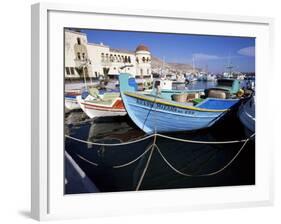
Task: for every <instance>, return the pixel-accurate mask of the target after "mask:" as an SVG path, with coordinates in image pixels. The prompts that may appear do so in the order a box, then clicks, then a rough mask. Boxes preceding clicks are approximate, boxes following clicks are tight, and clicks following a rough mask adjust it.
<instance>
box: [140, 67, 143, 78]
mask: <svg viewBox="0 0 281 224" xmlns="http://www.w3.org/2000/svg"><path fill="white" fill-rule="evenodd" d="M140 75H141V77H142V76H143V70H142V68H141V69H140Z"/></svg>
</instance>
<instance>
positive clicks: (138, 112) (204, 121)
mask: <svg viewBox="0 0 281 224" xmlns="http://www.w3.org/2000/svg"><path fill="white" fill-rule="evenodd" d="M120 81H121V82H120V90H121V96H122V99H123V103H124V105H125V108H126V110H127V113H128V114H129V116H130V118H131V119H132V120H133V121H134V123H135V124H136V125H137V126H138V127H139V128H140V129H142V130H143V131H144V132H146V133H148V134H151V133H156V132H157V133H164V132H179V131H192V130H197V129H202V128H207V127H210V126H211V125H213V124H214V123H215V122H216V121H217V120H218V119H219V118H221V117H222V116H223V115H224V114H225V113H226V112H227V111H228V109H229V108H230V107H232V106H233V105H234V104H236V103H237V102H238V100H221V99H207V100H205V101H203V102H202V103H200V104H198V106H197V107H193V106H187V105H186V104H184V103H178V102H172V101H170V100H167V99H163V98H158V97H157V96H151V95H145V94H140V93H137V92H136V91H133V88H131V87H130V83H129V84H128V80H126V79H125V78H124V80H123V79H122V76H121V77H120ZM214 107H215V109H214Z"/></svg>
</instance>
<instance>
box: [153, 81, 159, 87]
mask: <svg viewBox="0 0 281 224" xmlns="http://www.w3.org/2000/svg"><path fill="white" fill-rule="evenodd" d="M158 86H160V81H159V80H156V81H155V82H154V88H157V87H158Z"/></svg>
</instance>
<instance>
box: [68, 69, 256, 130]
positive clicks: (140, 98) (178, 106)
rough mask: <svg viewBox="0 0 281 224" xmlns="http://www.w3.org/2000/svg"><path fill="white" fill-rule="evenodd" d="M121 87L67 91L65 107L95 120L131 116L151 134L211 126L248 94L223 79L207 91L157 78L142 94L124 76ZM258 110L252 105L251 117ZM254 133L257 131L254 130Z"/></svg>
mask: <svg viewBox="0 0 281 224" xmlns="http://www.w3.org/2000/svg"><path fill="white" fill-rule="evenodd" d="M119 85H120V86H119V88H120V89H119V90H98V89H97V88H93V87H88V88H86V89H84V90H80V91H78V90H75V91H72V92H71V91H69V92H66V94H65V106H66V108H67V109H69V110H73V109H82V110H83V111H84V112H85V114H87V116H88V117H89V118H91V119H92V118H96V117H114V116H125V115H127V114H128V116H129V117H130V118H131V120H132V121H133V122H134V123H135V124H136V125H137V126H138V127H139V128H140V129H141V130H143V131H144V132H145V133H147V134H150V133H154V132H160V133H164V132H178V131H193V130H198V129H202V128H208V127H211V126H212V125H213V124H215V123H216V122H217V121H218V120H220V119H221V118H222V117H223V116H224V115H226V114H227V113H228V112H229V111H231V110H232V108H234V107H235V106H236V105H239V103H240V101H241V98H243V94H244V93H243V91H242V90H241V88H240V84H239V81H238V80H236V79H219V80H217V85H216V87H214V88H208V89H205V90H204V89H198V90H188V89H184V90H174V89H172V84H171V81H169V80H165V79H155V80H154V81H153V85H152V88H151V89H148V90H145V91H140V90H139V88H138V83H137V81H136V79H135V78H133V77H132V76H131V75H130V74H127V73H122V74H120V75H119ZM249 102H252V101H249ZM249 104H250V103H249ZM251 106H252V105H251ZM248 107H249V105H248V104H243V105H242V106H241V107H240V110H239V111H240V112H239V113H238V116H239V117H240V120H241V122H242V123H243V124H244V125H246V126H247V124H245V121H247V122H248V123H249V117H247V116H246V115H248V114H249V113H246V112H245V110H246V109H247V108H248ZM254 109H255V107H254V106H252V107H251V111H250V112H251V113H250V114H252V110H254ZM252 122H254V120H253V121H252ZM251 127H252V125H251ZM250 130H251V131H254V130H253V128H250Z"/></svg>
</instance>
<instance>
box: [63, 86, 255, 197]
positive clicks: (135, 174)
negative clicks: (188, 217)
mask: <svg viewBox="0 0 281 224" xmlns="http://www.w3.org/2000/svg"><path fill="white" fill-rule="evenodd" d="M215 85H216V83H215V82H194V83H191V84H189V85H188V86H187V87H188V88H189V89H205V88H209V87H213V86H215ZM242 85H244V84H242ZM179 88H181V87H180V86H179ZM65 134H66V135H69V136H72V137H75V138H77V139H82V140H85V141H87V142H100V143H108V144H112V143H125V142H129V141H132V140H135V139H140V138H143V137H145V136H146V135H145V133H144V132H143V131H142V130H140V129H139V128H138V127H136V126H135V125H134V124H133V122H132V121H131V120H130V118H129V117H128V116H125V117H115V118H97V119H94V120H93V119H92V120H91V119H89V118H87V116H86V115H85V114H84V113H83V112H82V111H72V112H71V113H67V114H66V115H65ZM166 135H168V136H172V137H176V138H180V139H188V140H196V141H206V142H207V141H212V142H213V141H217V142H220V141H229V140H241V139H247V138H248V136H246V134H245V131H244V126H243V125H242V124H241V122H240V121H239V119H238V117H237V108H236V109H234V110H233V111H232V112H231V113H230V114H229V115H228V116H226V117H225V118H224V119H222V120H221V121H220V122H219V123H217V124H216V125H215V126H213V127H212V128H208V129H203V130H199V131H193V132H181V133H168V134H166ZM153 140H154V139H153V138H149V139H146V140H143V141H141V142H137V143H133V144H127V145H121V146H96V145H91V144H87V143H82V142H79V141H76V140H73V139H69V138H65V150H66V151H67V152H68V154H69V155H71V157H72V158H73V159H74V160H75V162H76V163H77V164H78V165H79V167H80V168H81V169H82V170H83V171H84V172H85V173H86V175H87V176H88V178H89V179H90V180H92V181H93V182H94V184H95V185H96V186H97V188H98V189H99V191H100V192H118V191H131V190H136V188H137V185H138V183H139V180H140V178H141V176H142V173H143V171H144V169H145V167H146V165H147V161H148V159H149V153H147V154H145V155H144V156H143V157H142V158H140V159H139V160H137V161H136V162H134V163H132V164H129V165H128V166H124V167H120V168H116V166H118V165H122V164H126V163H128V162H130V161H132V160H134V159H135V158H137V157H138V156H140V155H141V154H142V153H143V152H144V151H145V149H146V148H147V147H148V146H149V145H150V144H152V142H153ZM156 144H157V146H158V147H159V149H160V151H161V153H162V155H163V156H164V157H165V158H166V159H167V160H168V161H169V163H170V164H172V165H173V167H175V168H176V169H177V170H179V171H180V172H182V173H185V174H190V175H192V176H184V175H182V174H179V173H177V172H175V170H173V169H172V168H171V167H170V166H169V165H168V164H167V162H165V160H164V159H163V158H162V157H161V154H160V153H159V152H158V151H157V150H154V151H153V154H152V156H151V160H150V163H149V165H148V167H147V171H146V173H145V175H144V178H143V180H142V182H141V185H140V190H160V189H178V188H194V187H218V186H237V185H253V184H255V141H254V139H252V140H251V141H249V142H247V144H246V145H245V147H244V148H243V150H242V151H241V153H240V154H239V155H238V157H237V158H236V159H235V160H234V161H233V162H232V163H231V164H230V165H229V166H228V167H227V168H226V169H224V170H223V171H222V172H219V173H218V174H215V175H211V176H200V175H202V174H208V173H213V172H216V171H218V170H220V169H221V168H223V167H224V166H225V165H226V164H227V163H228V162H229V161H231V160H232V158H233V157H234V156H235V155H236V154H237V153H238V151H239V149H240V148H241V147H242V145H243V142H242V143H241V142H239V143H233V144H195V143H187V142H180V141H175V140H170V139H166V138H163V137H157V139H156ZM65 193H67V194H70V193H83V192H78V191H75V192H73V191H70V190H68V189H67V187H66V188H65Z"/></svg>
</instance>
